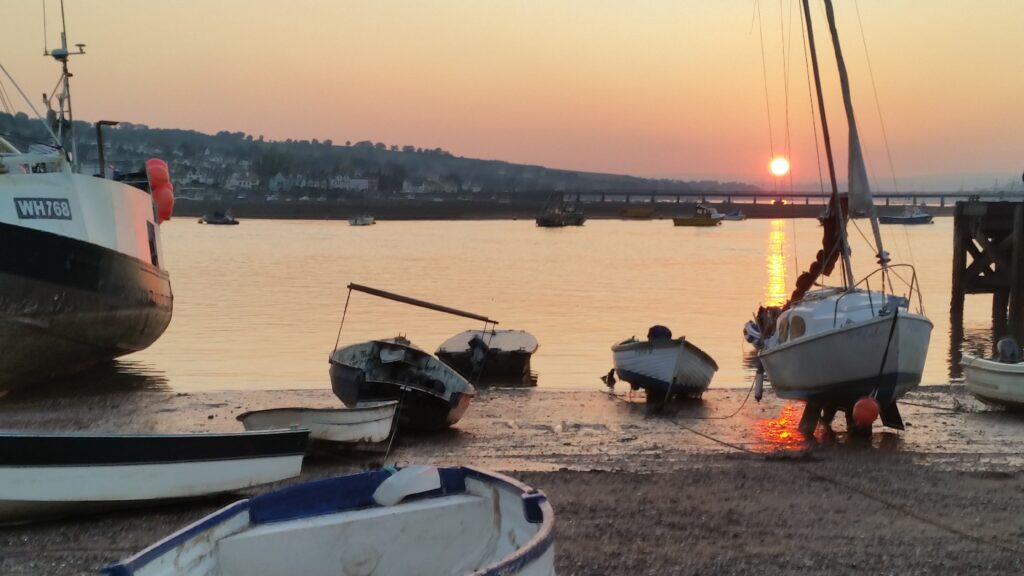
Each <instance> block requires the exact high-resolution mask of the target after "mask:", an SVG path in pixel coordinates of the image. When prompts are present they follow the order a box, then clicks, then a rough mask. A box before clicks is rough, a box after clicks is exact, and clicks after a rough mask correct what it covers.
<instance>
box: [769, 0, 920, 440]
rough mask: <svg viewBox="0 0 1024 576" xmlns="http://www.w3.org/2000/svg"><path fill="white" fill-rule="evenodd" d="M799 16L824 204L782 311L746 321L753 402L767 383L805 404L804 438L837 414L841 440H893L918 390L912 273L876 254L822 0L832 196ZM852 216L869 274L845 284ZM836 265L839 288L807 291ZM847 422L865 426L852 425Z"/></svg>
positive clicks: (870, 207) (916, 294)
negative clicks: (842, 122)
mask: <svg viewBox="0 0 1024 576" xmlns="http://www.w3.org/2000/svg"><path fill="white" fill-rule="evenodd" d="M803 12H804V19H805V21H806V25H807V31H808V44H809V46H810V53H811V62H812V65H813V71H814V82H815V86H816V88H817V102H818V109H819V112H820V120H821V127H822V135H823V139H824V143H825V150H826V156H827V158H828V168H829V176H830V178H831V184H832V194H831V198H830V202H829V207H828V213H827V218H826V219H825V220H824V221H823V225H824V226H823V230H824V238H823V239H822V247H821V250H819V251H818V254H817V257H816V259H815V260H814V262H813V263H812V264H811V266H810V268H809V269H808V270H807V271H806V272H804V273H803V274H801V275H800V276H799V278H798V279H797V286H796V289H795V290H794V291H793V293H792V295H791V297H790V299H789V301H788V302H787V303H786V304H785V305H783V306H781V307H777V308H764V307H762V308H761V309H760V310H759V311H758V314H757V316H756V318H755V323H754V324H755V325H756V329H755V330H754V334H755V337H754V340H755V345H756V346H758V347H759V351H758V359H759V360H760V365H761V368H760V369H759V372H758V375H757V377H756V381H755V387H756V393H755V396H756V397H758V398H759V397H760V394H761V387H762V385H763V384H762V382H763V376H764V375H767V379H768V381H769V382H770V383H771V386H772V389H773V390H774V391H775V393H776V395H778V396H779V397H780V398H785V399H795V400H803V401H805V402H806V408H805V410H804V414H803V417H802V418H801V422H800V430H801V431H802V432H804V433H813V431H814V429H815V428H816V426H817V423H818V422H819V421H821V422H824V423H825V424H826V425H828V424H830V423H831V421H832V419H833V417H834V416H835V414H836V412H837V411H844V412H845V413H846V417H847V424H848V429H850V430H851V431H864V430H870V427H871V424H872V422H873V421H874V419H875V418H876V417H877V416H878V415H880V416H881V420H882V424H883V425H885V426H889V427H892V428H896V429H901V430H902V429H903V420H902V418H901V416H900V413H899V410H898V408H897V404H896V401H897V400H898V399H899V398H900V397H902V396H903V395H904V394H906V392H907V391H908V390H910V389H912V388H914V387H916V386H917V385H918V384H919V383H920V382H921V374H922V372H923V370H924V364H925V358H926V356H927V353H928V341H929V338H930V336H931V331H932V323H931V321H930V320H929V319H928V318H927V317H926V316H925V315H924V310H923V305H922V300H921V293H920V289H919V286H918V282H917V276H916V273H915V271H914V269H913V267H912V266H910V265H907V264H899V265H897V264H892V263H891V262H890V258H889V254H888V253H887V252H886V251H885V249H884V248H883V245H882V238H881V234H880V233H879V227H878V216H877V214H876V212H875V207H874V204H873V202H872V199H871V192H870V188H869V187H868V179H867V171H866V169H865V166H864V158H863V155H862V153H861V147H860V138H859V136H858V134H857V125H856V122H855V121H854V114H853V106H852V101H851V98H850V86H849V79H848V76H847V73H846V66H845V63H844V61H843V56H842V51H841V49H840V45H839V37H838V33H837V30H836V25H835V14H834V11H833V7H832V2H831V0H825V12H826V16H827V18H828V23H829V30H830V32H831V36H832V46H833V49H834V51H835V56H836V63H837V67H838V71H839V80H840V85H841V88H842V94H843V102H844V107H845V110H846V119H847V123H848V125H849V139H850V142H849V194H848V195H844V196H842V197H841V196H840V194H839V189H838V186H837V184H836V175H835V165H834V161H833V157H832V149H831V144H830V141H829V132H828V122H827V119H826V114H825V107H824V98H823V96H822V84H821V75H820V72H819V69H818V58H817V53H816V50H815V46H814V34H813V30H812V28H811V13H810V7H809V5H808V0H803ZM858 210H862V211H864V213H865V214H866V215H867V216H868V218H869V219H870V221H871V228H872V231H873V233H874V244H875V246H874V248H875V251H876V252H875V254H876V257H877V260H878V265H879V268H878V269H876V270H875V271H874V272H872V273H870V274H868V275H867V276H866V277H864V278H863V279H861V280H860V281H855V279H854V273H853V267H852V264H851V261H850V246H849V242H848V239H847V229H846V226H847V220H848V218H849V215H850V211H855V212H856V211H858ZM837 263H839V264H840V265H841V269H842V275H841V279H842V285H841V286H838V287H820V288H815V283H816V282H817V281H818V280H819V278H820V277H821V276H827V275H829V274H831V272H832V271H833V270H834V267H835V265H836V264H837ZM896 281H899V282H901V286H900V290H906V291H905V292H903V293H902V294H901V295H897V294H896V289H897V288H896V286H894V285H893V283H894V282H896ZM858 406H866V408H865V409H864V410H861V409H860V408H859V407H858ZM857 412H861V413H863V414H866V415H867V416H865V417H861V416H856V417H855V413H857Z"/></svg>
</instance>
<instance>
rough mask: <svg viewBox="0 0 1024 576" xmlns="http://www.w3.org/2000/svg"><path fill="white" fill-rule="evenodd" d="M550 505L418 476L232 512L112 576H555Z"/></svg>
mask: <svg viewBox="0 0 1024 576" xmlns="http://www.w3.org/2000/svg"><path fill="white" fill-rule="evenodd" d="M553 524H554V512H553V511H552V508H551V505H550V504H549V503H548V501H547V498H545V496H544V494H543V493H541V492H538V491H536V490H533V489H532V488H530V487H528V486H525V485H523V484H521V483H519V482H517V481H516V480H513V479H511V478H508V477H506V476H502V475H500V474H495V473H492V472H486V471H483V470H477V469H473V468H441V469H437V468H429V467H425V466H410V467H408V468H404V469H402V470H401V471H398V472H397V473H392V472H390V471H387V470H376V471H371V472H364V473H361V474H355V475H351V476H341V477H337V478H328V479H325V480H317V481H314V482H308V483H304V484H298V485H295V486H289V487H287V488H284V489H282V490H278V491H275V492H270V493H267V494H263V495H260V496H256V497H255V498H252V499H250V500H242V501H240V502H236V503H235V504H232V505H230V506H228V507H226V508H223V509H221V510H220V511H218V512H216V513H214V514H212V515H210V516H207V517H206V518H203V519H202V520H199V521H198V522H196V523H195V524H192V525H191V526H188V527H186V528H183V529H182V530H180V531H178V532H176V533H175V534H172V535H171V536H169V537H167V538H165V539H164V540H161V541H160V542H157V543H156V544H154V545H152V546H150V547H149V548H147V549H146V550H143V551H142V552H140V553H139V554H137V555H135V556H133V557H131V558H128V559H126V560H123V561H122V562H120V563H117V564H113V565H110V566H107V567H106V568H104V569H103V572H102V573H103V574H105V575H107V576H133V575H139V576H141V575H172V574H173V575H179V576H242V575H245V576H278V575H281V576H284V575H287V576H291V575H293V574H297V573H302V574H351V575H356V574H363V575H369V574H373V575H375V576H389V575H395V576H398V575H401V576H417V575H423V576H436V575H439V574H446V575H448V574H451V575H458V574H474V575H488V576H498V575H511V574H522V575H530V576H546V575H553V574H554V573H555V571H554V535H553V532H552V528H553Z"/></svg>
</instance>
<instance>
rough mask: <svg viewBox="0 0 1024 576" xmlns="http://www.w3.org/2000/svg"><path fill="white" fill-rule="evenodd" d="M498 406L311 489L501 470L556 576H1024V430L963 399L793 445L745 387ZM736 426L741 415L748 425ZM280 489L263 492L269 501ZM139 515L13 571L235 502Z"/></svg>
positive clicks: (68, 560)
mask: <svg viewBox="0 0 1024 576" xmlns="http://www.w3.org/2000/svg"><path fill="white" fill-rule="evenodd" d="M618 392H619V394H616V395H610V394H607V393H604V392H602V391H597V390H595V391H579V390H572V391H569V390H546V389H533V390H489V391H483V392H481V394H480V395H479V397H478V398H477V400H476V401H475V402H474V405H473V406H471V408H470V410H469V411H468V413H467V414H466V417H465V418H464V419H463V420H462V421H461V422H460V423H459V424H458V425H457V426H456V428H455V429H453V430H450V431H448V432H445V433H441V434H436V435H431V436H413V435H408V434H401V433H400V434H399V436H398V437H397V438H396V440H395V442H394V444H393V445H392V447H391V451H390V453H387V454H385V452H384V448H383V447H381V448H379V449H377V450H374V451H364V452H345V453H336V454H317V455H316V456H314V457H308V458H307V459H306V461H305V462H304V465H303V473H302V477H301V478H299V479H293V480H290V481H287V482H284V483H281V484H287V483H290V482H294V481H297V480H308V479H312V478H316V477H322V476H327V475H334V474H340V473H346V472H352V471H358V470H362V469H365V468H368V467H373V466H377V465H380V464H381V463H382V462H385V461H386V462H387V463H394V462H397V463H399V464H401V463H406V462H417V463H428V464H438V465H442V464H443V465H453V464H464V465H474V466H481V467H485V468H490V469H493V470H498V471H502V472H506V473H510V474H511V475H513V476H515V477H517V478H519V479H521V480H523V481H525V482H527V483H528V484H530V485H532V486H534V487H536V488H539V489H541V490H543V491H545V492H546V493H547V494H548V496H549V497H550V499H551V501H552V504H553V505H554V508H555V515H556V540H555V546H556V568H557V570H558V573H559V574H563V575H565V574H708V573H714V574H744V573H751V572H755V571H756V572H758V573H778V574H823V573H827V574H863V573H899V574H917V573H920V574H924V573H936V572H942V573H985V574H1019V573H1021V570H1022V568H1024V514H1022V512H1024V473H1022V472H1021V471H1022V463H1024V416H1020V415H1014V414H1006V413H1002V412H999V411H993V410H990V409H988V408H986V407H984V406H983V405H981V404H979V403H977V402H976V401H974V400H973V399H972V398H971V397H969V396H968V395H966V394H965V393H964V392H963V389H962V387H957V386H954V387H952V388H951V387H947V386H941V387H927V388H922V389H919V390H918V391H916V392H914V393H912V394H911V395H909V396H908V397H907V402H906V403H904V404H903V405H902V408H901V409H902V412H903V416H904V419H905V420H906V421H907V423H908V428H907V430H906V431H905V432H900V433H895V432H889V431H881V429H876V431H875V433H874V434H873V435H872V436H871V438H870V439H857V438H853V437H848V436H847V435H846V433H845V432H844V425H843V423H842V422H841V418H839V419H837V421H836V423H835V426H834V428H835V432H834V433H827V432H826V431H824V430H822V429H820V428H819V430H818V433H817V435H816V436H815V438H814V439H813V440H812V441H806V440H804V439H803V438H802V437H801V436H800V435H799V433H798V432H797V431H796V423H797V421H798V420H799V417H800V410H801V408H802V407H801V405H800V404H797V403H787V402H783V401H779V400H777V399H775V398H774V396H773V395H772V394H771V392H770V391H768V392H767V393H766V395H765V399H764V400H763V401H762V402H761V403H755V402H754V400H753V399H752V398H751V399H748V400H747V401H746V403H745V404H744V399H745V397H746V395H747V391H746V390H712V391H711V392H709V393H708V394H707V395H706V396H705V400H704V401H703V402H689V403H681V404H672V405H669V406H667V407H661V406H649V405H647V404H646V403H645V402H644V401H643V397H642V395H638V396H636V397H634V398H630V397H629V396H628V395H627V394H625V393H623V391H622V390H621V389H620V390H619V391H618ZM289 405H292V406H322V407H330V406H335V405H337V400H336V399H335V398H334V396H333V395H332V394H331V393H330V391H329V390H296V391H260V392H244V393H243V392H204V393H188V394H184V393H174V392H169V391H160V390H142V391H132V392H118V393H109V392H104V393H95V394H85V395H81V394H76V395H71V394H69V393H61V392H59V391H58V392H55V393H52V394H49V395H46V396H18V395H10V396H8V397H6V398H4V399H3V400H2V401H0V418H2V421H3V422H4V424H3V427H4V428H5V429H7V430H39V431H71V430H91V431H108V432H109V431H131V432H184V431H237V430H240V429H241V425H240V424H239V423H238V422H236V421H235V419H234V415H235V414H238V413H240V412H243V411H246V410H255V409H260V408H269V407H275V406H289ZM733 413H735V415H733ZM267 488H268V487H263V488H258V489H255V490H253V491H251V492H249V493H258V492H260V491H263V490H265V489H267ZM236 498H237V495H235V496H226V497H218V498H213V499H208V500H204V501H201V502H198V503H190V504H176V505H173V506H164V507H159V508H151V509H140V510H128V511H120V512H116V513H109V514H104V515H98V516H92V517H83V518H75V519H65V520H59V521H50V522H45V523H39V524H35V525H29V526H21V527H9V528H2V529H0V573H2V574H12V575H21V574H94V573H96V571H97V570H98V569H99V568H100V567H101V566H103V565H104V564H106V563H107V562H109V561H111V560H115V559H117V558H120V557H123V556H126V555H129V554H131V553H134V552H136V551H138V550H140V549H142V548H143V547H145V546H146V545H148V544H150V543H152V542H153V541H155V540H157V539H159V538H160V537H163V536H165V535H167V534H169V533H170V532H172V531H174V530H176V529H178V528H180V527H182V526H184V525H186V524H188V523H190V522H192V521H194V520H196V519H198V518H200V517H202V516H203V515H205V514H208V513H209V512H211V511H213V510H215V509H216V508H218V507H220V506H222V505H224V504H226V503H228V502H230V501H233V500H234V499H236Z"/></svg>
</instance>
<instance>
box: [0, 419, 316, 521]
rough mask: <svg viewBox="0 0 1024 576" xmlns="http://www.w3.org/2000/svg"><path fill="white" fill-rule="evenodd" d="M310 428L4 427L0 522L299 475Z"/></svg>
mask: <svg viewBox="0 0 1024 576" xmlns="http://www.w3.org/2000/svg"><path fill="white" fill-rule="evenodd" d="M308 436H309V430H269V431H265V432H241V433H229V434H215V433H197V434H94V433H68V434H33V433H3V434H0V524H13V523H22V522H29V521H32V520H38V519H43V518H52V517H56V516H65V515H68V514H73V513H80V512H96V511H102V510H109V509H114V508H123V507H127V506H140V505H145V504H152V503H156V502H160V501H167V500H180V499H184V498H196V497H201V496H208V495H210V494H218V493H221V492H231V491H233V490H239V489H242V488H248V487H250V486H256V485H258V484H265V483H268V482H276V481H278V480H284V479H285V478H291V477H292V476H298V475H299V472H300V471H301V468H302V456H303V453H304V452H305V449H306V440H307V438H308Z"/></svg>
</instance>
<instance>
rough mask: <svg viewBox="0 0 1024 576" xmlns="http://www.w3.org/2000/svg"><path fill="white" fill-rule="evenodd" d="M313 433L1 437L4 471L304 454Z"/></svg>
mask: <svg viewBox="0 0 1024 576" xmlns="http://www.w3.org/2000/svg"><path fill="white" fill-rule="evenodd" d="M308 436H309V430H304V429H300V430H277V431H268V432H243V433H235V434H155V435H144V434H139V435H117V434H41V435H31V434H0V466H102V465H118V464H159V463H168V462H197V461H206V460H232V459H243V458H261V457H269V456H286V455H290V454H302V453H304V452H305V449H306V439H307V437H308Z"/></svg>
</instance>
